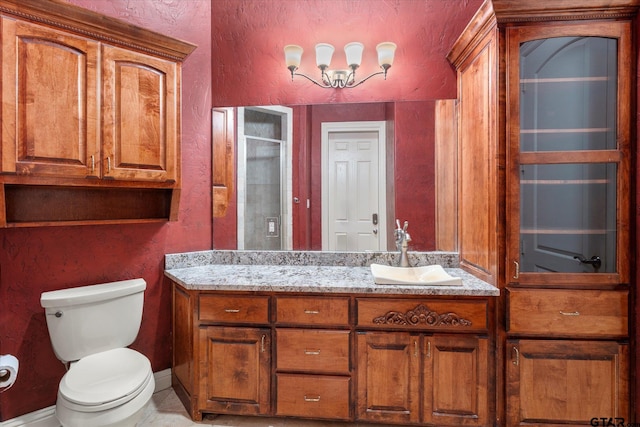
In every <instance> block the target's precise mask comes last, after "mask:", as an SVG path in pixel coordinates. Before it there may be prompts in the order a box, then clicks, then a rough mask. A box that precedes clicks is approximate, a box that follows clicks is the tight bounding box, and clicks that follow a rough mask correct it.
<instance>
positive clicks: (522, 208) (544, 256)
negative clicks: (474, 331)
mask: <svg viewBox="0 0 640 427" xmlns="http://www.w3.org/2000/svg"><path fill="white" fill-rule="evenodd" d="M508 35H509V37H508V40H509V43H508V47H507V49H508V51H509V55H508V57H509V58H510V62H509V64H508V67H509V71H508V74H509V91H508V97H509V98H510V100H509V102H508V104H509V105H510V108H511V109H512V110H513V111H511V113H510V114H511V118H510V121H509V122H508V127H509V129H508V132H507V135H508V138H509V146H510V149H509V152H510V156H509V158H508V161H509V168H508V169H509V175H508V176H509V188H508V191H507V194H508V204H509V210H508V218H507V224H509V227H510V232H509V234H510V242H509V246H508V250H509V259H510V262H511V266H510V268H511V272H512V274H510V275H509V277H510V280H512V281H515V282H520V283H527V284H538V285H545V284H550V283H553V284H554V285H558V284H563V285H568V284H578V285H602V284H607V283H609V284H617V283H628V281H629V267H628V266H629V260H628V247H629V238H628V235H629V230H628V225H629V213H628V212H629V211H630V209H629V193H630V191H629V185H630V184H629V181H630V180H629V176H630V167H629V158H630V156H629V145H630V128H629V123H630V120H631V118H630V109H629V106H630V105H631V97H630V96H631V91H630V87H631V85H630V81H631V73H630V69H631V67H630V65H629V63H628V61H629V58H630V57H631V56H632V55H631V40H630V39H631V37H630V35H631V32H630V23H628V22H619V23H606V24H604V23H600V24H580V25H565V26H554V27H520V28H518V27H516V28H512V29H510V30H509V32H508ZM550 274H553V278H550V277H549V275H550Z"/></svg>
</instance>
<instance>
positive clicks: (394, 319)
mask: <svg viewBox="0 0 640 427" xmlns="http://www.w3.org/2000/svg"><path fill="white" fill-rule="evenodd" d="M373 323H375V324H378V325H409V326H417V325H427V326H471V321H470V320H467V319H463V318H462V317H460V316H458V315H457V314H456V313H443V314H439V313H437V312H435V311H431V310H430V309H429V308H428V307H427V306H425V305H423V304H419V305H417V306H416V308H414V309H413V310H409V311H407V312H406V313H402V312H400V311H389V312H387V313H386V314H384V315H382V316H378V317H376V318H374V319H373Z"/></svg>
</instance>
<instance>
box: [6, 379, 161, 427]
mask: <svg viewBox="0 0 640 427" xmlns="http://www.w3.org/2000/svg"><path fill="white" fill-rule="evenodd" d="M153 379H154V380H155V382H156V388H155V390H154V392H158V391H162V390H166V389H168V388H170V387H171V368H169V369H165V370H164V371H158V372H154V373H153ZM0 427H60V423H59V422H58V419H57V418H56V407H55V405H54V406H49V407H48V408H43V409H39V410H37V411H34V412H30V413H28V414H24V415H21V416H19V417H16V418H12V419H10V420H7V421H5V422H2V423H0Z"/></svg>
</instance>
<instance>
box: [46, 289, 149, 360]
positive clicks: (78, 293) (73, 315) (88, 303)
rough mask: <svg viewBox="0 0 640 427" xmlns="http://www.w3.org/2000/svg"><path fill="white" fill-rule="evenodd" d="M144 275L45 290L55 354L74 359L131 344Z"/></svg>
mask: <svg viewBox="0 0 640 427" xmlns="http://www.w3.org/2000/svg"><path fill="white" fill-rule="evenodd" d="M146 287H147V283H146V282H145V281H144V280H143V279H132V280H123V281H120V282H111V283H103V284H99V285H90V286H81V287H77V288H69V289H62V290H59V291H51V292H43V293H42V295H41V296H40V305H41V306H42V307H43V308H44V309H45V317H46V319H47V327H48V328H49V337H50V338H51V344H52V345H53V350H54V352H55V354H56V357H57V358H58V359H60V360H61V361H63V362H72V361H75V360H78V359H81V358H83V357H85V356H88V355H90V354H94V353H99V352H102V351H106V350H111V349H114V348H121V347H127V346H129V345H130V344H131V343H132V342H133V341H134V340H135V339H136V336H137V335H138V330H139V329H140V323H141V321H142V306H143V300H144V290H145V289H146Z"/></svg>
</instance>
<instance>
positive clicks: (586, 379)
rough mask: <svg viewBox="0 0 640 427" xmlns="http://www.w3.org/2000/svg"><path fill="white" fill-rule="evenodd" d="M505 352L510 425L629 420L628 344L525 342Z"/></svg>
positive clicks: (517, 342) (515, 343) (512, 346)
mask: <svg viewBox="0 0 640 427" xmlns="http://www.w3.org/2000/svg"><path fill="white" fill-rule="evenodd" d="M507 351H509V352H510V355H508V357H507V394H508V400H507V425H508V426H524V425H526V426H533V425H539V426H543V425H544V426H550V425H553V426H556V425H567V424H576V425H578V424H579V425H593V424H590V420H592V419H593V418H613V419H615V418H624V419H626V420H628V419H629V417H628V416H629V384H628V380H629V379H628V346H627V345H625V344H619V343H617V342H607V341H548V340H521V341H510V342H508V345H507ZM617 424H618V423H617V422H616V425H617Z"/></svg>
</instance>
